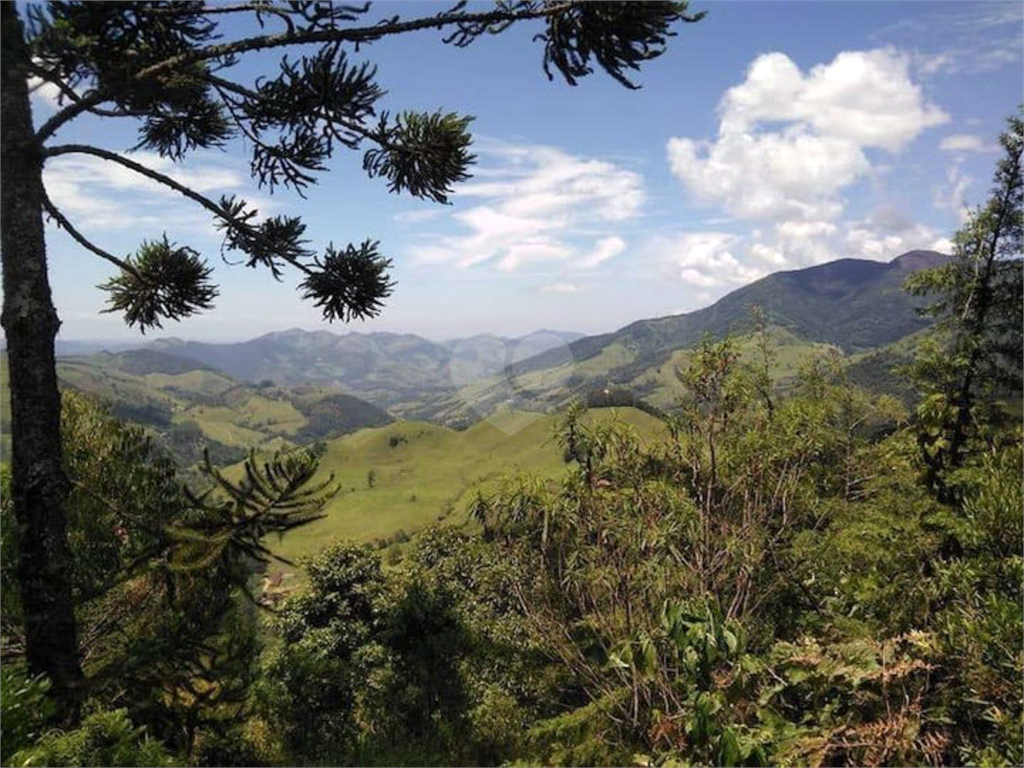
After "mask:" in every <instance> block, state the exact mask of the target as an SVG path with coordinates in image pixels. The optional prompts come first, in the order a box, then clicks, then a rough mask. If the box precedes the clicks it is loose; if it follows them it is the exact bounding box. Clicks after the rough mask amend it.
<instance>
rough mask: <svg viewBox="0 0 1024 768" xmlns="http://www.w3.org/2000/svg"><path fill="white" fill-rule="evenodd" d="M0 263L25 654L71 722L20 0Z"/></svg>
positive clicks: (55, 436)
mask: <svg viewBox="0 0 1024 768" xmlns="http://www.w3.org/2000/svg"><path fill="white" fill-rule="evenodd" d="M0 14H2V16H0V19H2V30H0V31H2V35H3V47H2V49H0V114H3V132H2V134H0V177H2V184H0V257H2V260H3V289H4V299H3V312H2V314H0V323H2V325H3V328H4V331H5V332H6V335H7V357H8V363H9V370H10V390H11V434H12V448H11V490H12V493H11V495H12V498H13V502H14V512H15V515H16V517H17V519H18V527H19V562H18V577H19V581H20V583H21V596H22V607H23V612H24V616H23V620H24V627H25V649H26V656H27V660H28V667H29V671H30V672H31V673H32V674H38V673H40V672H43V673H45V674H46V675H48V676H49V678H50V682H51V695H52V697H53V698H54V700H55V701H56V702H57V704H58V710H59V714H60V715H61V718H62V719H63V720H64V721H65V722H72V723H73V722H75V721H76V720H77V717H78V703H79V699H80V696H81V692H82V688H83V682H84V681H83V675H82V669H81V666H80V665H79V661H78V642H77V638H76V636H75V614H74V604H73V603H72V597H71V579H70V573H71V552H70V549H69V547H68V540H67V531H66V527H67V523H66V517H65V509H64V505H65V502H66V499H67V493H68V481H67V478H66V477H65V476H64V471H63V467H62V463H61V444H60V393H59V392H58V390H57V370H56V361H55V358H54V338H55V337H56V335H57V329H58V328H59V327H60V321H59V320H58V319H57V311H56V309H54V306H53V300H52V298H51V296H50V283H49V280H48V279H47V274H46V243H45V240H44V237H43V215H42V152H41V147H40V146H39V144H38V142H37V141H36V138H35V134H34V131H33V128H32V113H31V107H30V105H29V96H28V86H27V83H26V72H25V67H24V65H25V63H26V60H27V57H28V51H27V47H26V45H25V41H24V37H23V29H22V24H21V21H20V19H19V18H18V16H17V13H16V11H15V4H14V3H13V2H5V3H0Z"/></svg>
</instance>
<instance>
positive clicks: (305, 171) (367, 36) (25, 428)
mask: <svg viewBox="0 0 1024 768" xmlns="http://www.w3.org/2000/svg"><path fill="white" fill-rule="evenodd" d="M465 5H466V4H465V3H464V2H462V3H458V4H457V5H455V6H454V7H452V8H449V9H447V10H444V11H442V12H440V13H437V14H436V15H431V16H425V17H423V18H416V19H410V20H406V19H401V18H399V17H397V16H390V17H387V18H384V19H382V20H378V21H370V20H369V18H368V14H369V12H370V6H369V3H367V4H366V5H363V6H349V5H342V4H334V3H330V2H278V1H277V0H241V1H240V2H236V3H227V4H219V3H218V4H207V3H204V2H155V3H141V2H125V3H121V2H118V3H94V2H54V3H48V4H46V5H36V4H29V5H27V6H25V7H24V9H23V12H24V13H25V14H27V18H26V19H24V20H23V19H22V18H21V17H20V16H19V11H18V9H17V8H16V6H15V4H14V3H13V2H4V3H2V4H0V12H2V34H3V48H2V53H0V63H2V73H0V80H2V83H0V85H2V88H0V90H2V104H0V109H2V111H3V116H4V130H3V134H2V156H0V163H2V174H3V184H2V207H0V215H2V219H3V221H2V223H3V234H2V255H3V290H4V302H3V314H2V324H3V328H4V330H5V332H6V337H7V350H8V357H9V364H10V379H11V380H10V388H11V402H12V425H11V426H12V436H13V451H12V465H11V466H12V486H13V488H12V495H13V501H14V508H15V513H16V517H17V520H18V523H19V527H20V529H21V530H20V542H21V543H20V558H21V559H20V564H19V579H20V584H21V590H22V605H23V609H24V623H25V640H26V654H27V659H28V663H29V667H30V670H31V671H32V672H33V673H38V672H43V673H46V674H47V675H49V677H50V678H51V680H52V684H53V687H52V691H53V692H54V694H55V695H56V697H57V699H58V700H60V701H64V702H73V701H74V699H75V698H76V695H75V692H76V691H77V690H78V689H79V688H80V687H81V685H82V673H81V669H80V666H79V661H78V656H77V644H76V639H75V622H74V613H73V603H72V596H71V586H70V584H69V581H68V575H67V574H68V573H69V567H68V565H69V557H70V556H69V551H68V545H67V541H66V535H65V525H66V523H65V512H64V505H65V499H66V496H67V493H68V487H67V486H68V484H67V480H66V479H65V477H64V475H63V472H62V470H61V438H60V395H59V392H58V389H57V377H56V372H55V363H54V338H55V336H56V333H57V329H58V327H59V325H60V321H59V320H58V317H57V312H56V310H55V308H54V306H53V302H52V300H51V294H50V286H49V281H48V278H47V265H46V246H45V239H44V217H49V218H50V220H51V221H53V222H54V223H56V225H57V226H59V227H62V228H63V229H64V230H65V231H66V232H67V233H68V234H70V235H71V237H72V238H74V239H75V240H76V241H77V242H78V243H79V244H80V245H81V246H82V247H83V248H85V249H87V250H89V251H91V252H92V253H93V254H95V255H96V256H99V257H100V258H103V259H106V260H107V261H109V262H111V263H112V264H114V265H115V266H116V267H117V269H118V272H117V274H116V276H115V277H113V278H112V279H111V280H110V281H109V282H108V283H106V284H105V285H104V286H102V287H103V288H104V290H106V291H108V292H109V294H110V298H109V302H110V309H111V310H116V311H120V312H123V314H124V317H125V319H126V321H127V322H128V324H129V325H132V326H137V327H138V328H140V329H141V330H146V329H147V328H153V327H159V326H160V323H161V322H162V321H163V320H165V319H170V320H175V319H179V318H183V317H186V316H188V315H191V314H193V313H195V312H197V311H200V310H204V309H208V308H210V307H212V305H213V300H214V298H215V297H216V296H217V288H216V286H215V285H213V284H212V283H211V281H210V277H211V269H210V268H209V267H208V266H206V263H205V262H204V261H203V259H202V258H201V257H200V255H199V254H198V253H196V251H195V250H193V249H191V248H189V247H187V246H185V245H177V244H175V243H173V242H171V241H170V240H168V239H167V238H161V239H154V240H152V241H150V242H147V243H144V244H142V246H141V248H140V249H139V251H138V253H137V254H136V255H135V256H133V257H129V258H126V259H120V258H117V257H116V256H113V255H112V254H110V253H108V252H107V251H106V250H104V249H103V248H102V247H101V246H100V245H98V244H96V243H94V242H93V241H92V240H90V239H89V238H88V237H87V236H86V235H85V234H83V233H82V232H80V231H79V230H78V229H77V228H76V227H75V225H74V223H73V222H72V221H69V220H68V218H67V217H66V216H65V215H64V214H63V213H62V212H61V211H60V210H59V209H58V208H57V207H56V206H55V205H54V202H53V200H51V198H50V197H49V195H48V193H47V190H46V186H45V184H44V183H43V176H42V170H43V166H44V165H45V163H46V161H47V160H49V159H50V158H53V157H58V156H61V155H69V154H87V155H92V156H93V157H98V158H102V159H103V160H105V161H108V162H111V163H115V164H118V165H120V166H122V167H124V168H127V169H129V170H130V171H132V172H134V173H138V174H141V175H143V176H145V177H147V178H149V179H151V180H153V181H155V182H156V183H158V184H162V185H164V186H167V187H169V188H171V189H173V190H175V191H176V192H178V193H180V194H181V195H183V196H185V197H187V198H189V199H191V200H192V201H194V202H195V203H196V204H198V205H200V206H202V207H203V208H205V209H206V210H207V211H208V212H209V213H210V214H211V215H212V216H213V218H214V220H215V221H216V223H217V225H218V226H219V227H220V229H221V230H222V231H223V233H224V244H225V246H226V248H227V249H229V250H236V251H239V252H240V253H241V254H242V256H243V261H244V263H246V265H247V266H251V267H262V268H266V269H269V270H270V271H271V272H272V273H273V274H274V275H275V276H276V277H280V276H281V275H282V274H283V272H284V270H285V269H287V268H291V269H296V270H298V271H299V272H301V273H302V282H301V291H302V292H303V295H304V297H305V298H308V299H310V300H312V301H313V302H314V303H315V304H316V305H317V306H318V307H320V308H321V309H322V310H323V314H324V317H325V318H326V319H328V320H335V319H341V320H343V321H347V320H349V319H352V318H364V317H371V316H373V315H376V314H377V313H378V312H379V311H380V310H381V308H382V302H383V301H384V299H385V298H386V297H387V296H388V295H389V294H390V293H391V290H392V287H393V283H392V281H391V280H390V278H389V277H388V272H387V270H388V266H389V264H390V262H389V260H388V259H387V258H385V257H384V256H383V255H382V254H381V252H380V251H379V249H378V244H377V242H376V241H374V240H372V239H367V240H366V241H364V242H362V243H360V244H358V245H356V244H350V245H346V246H344V247H342V248H335V247H333V246H329V247H327V248H326V249H325V250H324V251H322V252H317V251H315V250H313V249H312V248H310V247H309V245H308V243H307V242H306V241H305V240H304V239H303V232H304V225H303V223H302V221H301V220H300V219H299V218H296V217H290V216H283V215H282V216H274V217H270V218H261V217H260V216H259V214H258V212H257V211H256V210H255V209H254V208H253V207H252V206H251V205H250V204H249V203H247V202H246V201H245V200H242V199H238V198H235V197H222V198H221V199H219V200H214V199H210V198H208V197H205V196H204V195H202V194H200V193H199V192H197V191H196V190H194V189H191V188H189V187H187V186H185V185H182V184H181V183H179V182H177V181H175V180H173V179H172V178H170V177H168V176H166V175H164V174H162V173H159V172H157V171H155V170H153V169H151V168H147V167H146V166H145V165H142V164H141V163H139V162H136V161H135V160H132V159H130V158H129V157H128V156H126V155H124V154H121V153H119V152H115V151H111V150H109V149H106V148H102V147H97V146H91V145H86V144H79V143H60V142H59V140H58V136H59V134H60V133H61V132H62V130H63V129H65V128H67V127H68V126H70V125H71V124H72V122H73V121H74V120H75V119H76V118H78V117H80V116H82V115H86V114H90V115H94V116H99V117H103V118H110V119H118V118H122V119H126V120H131V121H135V124H136V125H137V127H138V138H139V141H138V144H137V145H136V148H144V149H148V150H151V151H155V152H157V153H159V154H160V155H161V156H163V157H168V158H171V159H172V160H180V159H182V158H183V157H185V156H186V155H187V154H188V153H189V152H191V151H193V150H195V149H200V148H211V147H224V146H226V145H227V144H228V143H229V142H230V141H231V140H232V139H236V138H244V139H245V140H246V143H247V145H248V147H250V148H251V171H252V176H253V178H254V180H255V182H256V183H257V185H258V186H260V187H267V188H269V189H270V190H273V189H274V188H276V187H279V186H283V187H290V188H292V189H293V190H295V191H301V190H302V189H303V188H304V187H306V186H307V185H309V184H312V183H314V182H315V180H316V176H317V174H318V173H321V172H323V171H325V170H327V160H328V158H330V157H331V156H332V154H333V152H334V151H335V150H336V149H338V148H339V147H344V148H347V149H352V150H359V149H363V150H365V152H364V155H363V168H364V170H365V171H366V172H367V173H368V174H369V175H370V176H371V177H377V176H380V177H383V178H384V179H386V181H387V187H388V189H389V191H391V192H408V193H409V194H411V195H413V196H416V197H420V198H426V199H430V200H434V201H437V202H441V203H443V202H446V200H447V196H448V194H449V193H450V191H451V186H452V184H453V183H455V182H458V181H460V180H463V179H466V178H467V177H468V169H469V166H470V165H471V163H472V161H473V156H472V155H471V154H470V136H469V134H468V132H467V128H468V124H469V118H467V117H462V116H459V115H456V114H442V113H440V112H436V113H412V112H404V113H401V114H397V115H396V114H389V113H387V112H384V111H381V110H379V109H378V108H377V102H378V100H379V99H380V97H381V96H382V95H383V91H382V90H381V88H380V87H379V86H378V84H377V82H376V79H375V78H376V70H375V68H374V67H373V66H372V65H371V64H370V63H368V62H366V61H362V60H360V58H361V57H360V56H359V54H360V51H359V46H360V45H361V44H364V43H370V42H373V41H375V40H380V39H382V38H385V37H389V36H392V35H397V34H402V33H406V32H413V31H416V30H424V29H436V30H439V31H441V32H442V34H443V35H445V37H444V42H446V43H450V44H454V45H457V46H465V45H468V44H470V43H471V42H473V41H474V40H475V39H477V38H478V37H481V36H484V35H487V34H493V33H497V32H501V31H502V30H504V29H506V28H508V27H509V26H510V25H512V24H514V23H517V22H524V21H529V20H539V21H541V22H542V23H543V25H544V28H543V29H542V30H541V32H540V34H539V35H538V38H539V39H540V41H541V42H542V43H543V65H544V70H545V72H546V73H547V74H548V76H549V77H552V73H553V71H555V70H557V71H558V72H559V73H561V75H562V76H563V77H564V78H565V79H566V81H567V82H569V83H570V84H574V83H575V82H576V80H577V78H580V77H583V76H585V75H587V74H590V73H591V71H592V68H593V67H592V61H596V63H597V65H599V66H600V68H602V69H604V70H605V71H606V72H607V73H608V74H610V75H611V76H612V77H613V78H615V79H616V80H618V81H619V82H620V83H622V84H623V85H625V86H627V87H634V86H633V84H632V83H631V82H630V80H629V79H627V76H626V73H627V72H629V71H630V70H636V69H638V68H639V66H640V64H641V63H642V62H644V61H647V60H649V59H652V58H654V57H656V56H658V55H660V54H661V52H662V51H663V50H664V48H665V45H666V41H667V38H668V37H669V36H671V35H672V34H673V32H672V26H673V24H675V23H676V22H680V21H683V22H693V21H697V20H698V19H699V18H700V17H701V15H702V14H690V13H688V12H687V8H686V3H685V2H682V3H669V2H648V3H611V2H608V3H604V2H600V3H598V2H595V3H588V2H578V1H576V0H564V1H559V0H503V1H502V2H499V3H497V4H496V5H495V6H494V7H492V8H491V9H489V10H485V11H482V12H475V11H471V10H469V9H467V8H466V7H465ZM238 17H246V18H248V19H250V20H251V21H252V22H255V23H258V25H259V28H260V31H259V33H258V34H255V35H254V36H249V37H236V38H234V39H232V37H231V34H230V33H231V30H237V29H239V28H242V27H243V26H244V25H242V24H231V25H222V24H221V22H222V21H224V20H226V19H237V18H238ZM25 22H27V23H25ZM253 28H254V29H255V27H253ZM270 49H281V50H282V51H283V52H287V53H288V54H289V56H288V57H282V59H281V63H280V68H279V71H278V72H277V73H276V74H271V73H268V74H266V75H265V76H263V77H260V78H258V79H257V80H255V81H254V82H242V81H240V80H239V79H233V78H232V73H233V72H234V71H235V69H234V68H235V67H236V65H238V64H240V63H241V62H242V61H243V60H244V59H245V58H246V55H247V54H251V53H254V52H257V51H266V50H270ZM30 78H38V79H40V80H42V81H45V82H47V83H51V84H53V85H54V86H56V88H57V89H58V90H59V92H60V98H61V102H60V108H59V110H58V111H57V112H56V114H54V115H53V116H52V117H50V118H49V119H47V120H46V121H45V122H43V123H42V125H40V126H38V127H36V126H35V125H34V124H33V119H32V114H31V105H30V101H29V87H28V81H29V79H30ZM72 709H73V707H72Z"/></svg>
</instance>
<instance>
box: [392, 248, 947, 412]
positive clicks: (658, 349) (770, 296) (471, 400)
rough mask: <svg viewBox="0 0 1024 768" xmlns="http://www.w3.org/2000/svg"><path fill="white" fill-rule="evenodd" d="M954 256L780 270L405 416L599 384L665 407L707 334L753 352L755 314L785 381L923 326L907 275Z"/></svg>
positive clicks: (485, 406) (478, 408) (552, 397)
mask: <svg viewBox="0 0 1024 768" xmlns="http://www.w3.org/2000/svg"><path fill="white" fill-rule="evenodd" d="M947 258H948V257H947V256H944V255H942V254H940V253H936V252H934V251H910V252H908V253H905V254H903V255H902V256H899V257H897V258H896V259H894V260H892V261H891V262H888V263H883V262H876V261H865V260H860V259H842V260H839V261H834V262H830V263H828V264H821V265H819V266H815V267H809V268H807V269H801V270H795V271H790V272H777V273H775V274H773V275H769V276H768V277H765V278H762V279H761V280H758V281H756V282H754V283H751V284H750V285H747V286H744V287H743V288H739V289H737V290H735V291H733V292H732V293H730V294H728V295H726V296H724V297H723V298H722V299H720V300H719V301H717V302H716V303H714V304H712V305H711V306H709V307H706V308H704V309H701V310H698V311H696V312H691V313H688V314H683V315H672V316H669V317H662V318H657V319H652V320H639V321H637V322H635V323H632V324H630V325H627V326H626V327H624V328H621V329H619V330H618V331H615V332H613V333H608V334H602V335H599V336H589V337H586V338H583V339H579V340H577V341H574V342H572V343H570V344H569V345H568V353H569V354H567V353H566V350H565V349H553V350H550V351H548V352H544V353H541V354H539V355H536V356H534V357H531V358H529V359H526V360H523V361H520V362H516V363H514V364H512V365H510V366H508V367H507V368H506V369H505V371H504V372H503V373H502V374H500V375H496V376H492V377H490V378H488V379H485V380H481V381H479V382H475V383H473V384H472V385H470V386H467V387H464V388H462V389H461V391H459V392H458V393H455V394H453V395H449V396H443V395H442V396H435V397H433V398H429V397H428V398H427V399H425V400H424V402H423V403H422V405H421V407H420V408H419V409H418V410H408V411H405V412H403V413H402V415H403V416H404V417H406V418H411V417H415V418H426V419H430V420H436V421H438V422H441V423H460V422H462V421H465V420H471V419H472V418H473V417H474V415H475V414H476V415H479V414H485V413H488V412H490V411H491V410H493V409H495V408H498V407H502V406H505V407H516V408H527V409H531V410H537V409H540V410H544V409H547V408H551V407H558V406H560V405H562V404H564V402H565V401H566V400H567V399H569V398H571V397H573V396H581V395H585V394H586V393H587V392H590V391H593V390H595V389H599V388H602V387H609V386H619V387H627V388H629V389H631V390H632V391H633V393H634V394H636V395H638V396H641V397H643V398H644V399H645V400H646V401H647V402H649V403H650V404H652V405H655V406H659V407H664V406H666V405H668V404H670V403H671V402H672V401H673V400H674V398H675V397H676V396H677V394H678V392H679V387H678V384H677V382H676V380H675V376H674V373H673V372H674V370H675V368H677V367H680V366H684V365H685V362H686V359H687V356H688V352H687V350H690V349H692V348H694V347H695V346H696V345H698V344H699V343H700V341H701V339H702V338H703V336H704V335H705V334H711V335H712V336H713V337H716V338H720V337H722V336H725V335H726V334H730V333H731V334H734V335H737V336H738V337H739V342H740V346H741V349H744V350H745V351H746V353H747V354H751V353H752V352H753V349H752V348H753V343H752V340H751V339H750V338H749V333H750V331H751V330H752V328H753V325H754V317H753V314H752V310H753V308H754V307H760V308H761V309H762V311H763V312H764V316H765V320H766V324H767V328H768V332H769V334H770V335H771V337H772V339H773V342H774V345H775V347H776V360H775V364H774V369H773V371H772V374H773V376H774V377H775V378H776V380H779V381H783V380H785V379H786V378H787V377H788V376H792V375H794V374H795V373H796V371H797V369H798V368H799V366H800V364H801V363H802V362H803V361H804V360H806V359H808V358H810V357H813V356H814V355H817V354H821V353H822V352H823V351H825V350H831V351H832V352H833V353H835V354H839V355H858V354H863V353H865V352H866V351H868V350H872V349H878V348H881V347H885V346H886V345H890V344H893V343H895V342H897V341H899V340H900V339H902V338H905V337H906V336H908V335H910V334H913V333H916V332H918V331H920V330H922V329H923V328H925V327H927V326H928V325H929V323H930V321H929V320H928V319H925V318H922V317H920V316H918V315H917V313H916V311H915V310H916V307H917V306H918V305H919V302H918V300H917V299H915V298H914V297H912V296H909V295H908V294H906V293H904V292H903V290H902V285H903V283H904V281H905V280H906V278H907V276H908V275H910V274H911V273H913V272H915V271H917V270H919V269H924V268H928V267H933V266H938V265H940V264H942V263H944V262H945V261H946V259H947Z"/></svg>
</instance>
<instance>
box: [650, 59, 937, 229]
mask: <svg viewBox="0 0 1024 768" xmlns="http://www.w3.org/2000/svg"><path fill="white" fill-rule="evenodd" d="M719 113H720V123H719V131H718V136H717V138H716V139H715V140H714V141H712V142H698V141H694V140H693V139H690V138H685V137H674V138H671V139H669V141H668V145H667V150H668V159H669V166H670V168H671V170H672V173H673V174H674V175H675V176H676V177H677V178H678V179H679V180H680V181H682V182H683V184H684V185H685V187H686V189H687V190H688V191H689V192H690V193H691V194H693V195H694V196H695V197H696V198H697V199H698V200H700V201H701V202H704V203H717V204H719V205H721V206H723V207H724V208H725V209H726V211H727V212H729V213H731V214H733V215H736V216H740V217H744V218H755V219H767V220H775V221H780V220H803V221H827V220H829V219H834V218H836V217H838V216H839V215H840V213H841V212H842V210H843V200H842V198H841V197H840V194H839V193H840V191H841V190H842V189H843V188H845V187H848V186H850V185H851V184H853V183H854V182H856V181H858V180H859V179H860V178H862V177H863V176H865V175H866V174H867V172H868V171H869V170H870V168H871V164H870V162H869V160H868V158H867V155H866V154H865V150H866V149H869V148H875V149H881V150H885V151H888V152H897V151H899V150H901V149H902V148H904V147H905V146H906V145H907V144H908V143H909V142H910V141H912V140H913V139H914V138H915V137H916V136H918V135H919V134H920V133H921V132H922V131H923V130H924V129H926V128H928V127H930V126H934V125H939V124H941V123H943V122H946V121H947V120H948V119H949V118H948V116H947V115H946V114H945V113H944V112H943V111H942V110H941V109H939V108H938V107H937V106H935V105H933V104H930V103H928V102H927V101H926V100H925V98H924V95H923V93H922V91H921V88H920V87H919V86H918V85H916V84H914V83H913V82H912V81H911V79H910V76H909V73H908V59H907V58H906V57H905V56H903V55H901V54H899V53H897V52H895V51H893V50H890V49H880V50H874V51H847V52H844V53H840V54H839V55H838V56H836V57H835V59H833V60H832V62H830V63H828V64H821V65H818V66H816V67H814V68H813V69H811V70H810V72H808V73H806V74H805V73H803V72H801V71H800V69H799V67H797V65H796V64H795V63H794V62H793V61H792V60H791V59H790V58H789V57H788V56H786V55H785V54H783V53H769V54H765V55H762V56H759V57H757V58H756V59H755V60H754V62H753V63H752V64H751V65H750V68H749V69H748V71H747V76H746V79H745V80H744V81H743V82H742V83H741V84H739V85H737V86H735V87H733V88H730V89H729V90H728V91H727V92H726V93H725V95H724V96H723V97H722V100H721V103H720V105H719Z"/></svg>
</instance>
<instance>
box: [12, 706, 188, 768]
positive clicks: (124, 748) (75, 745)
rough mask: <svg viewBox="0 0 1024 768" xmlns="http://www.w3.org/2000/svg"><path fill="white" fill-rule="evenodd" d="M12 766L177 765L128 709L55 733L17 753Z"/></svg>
mask: <svg viewBox="0 0 1024 768" xmlns="http://www.w3.org/2000/svg"><path fill="white" fill-rule="evenodd" d="M5 714H6V712H5ZM4 730H5V731H6V730H7V729H6V728H5V729H4ZM10 764H11V765H74V766H78V765H118V766H120V765H173V762H172V760H171V758H170V756H169V755H168V754H167V753H166V752H165V751H164V748H163V747H162V746H161V744H160V743H159V742H157V741H154V740H153V739H150V738H149V736H148V735H147V734H146V729H145V728H136V727H135V726H134V725H132V722H131V720H129V719H128V712H127V710H124V709H117V710H114V711H112V712H110V711H108V712H97V713H95V714H93V715H90V716H89V717H87V718H85V720H83V721H82V725H81V727H80V728H77V729H75V730H73V731H67V732H62V731H51V732H50V733H48V734H46V735H45V736H43V737H42V738H41V739H40V740H39V741H38V742H37V743H36V744H35V746H32V747H29V748H28V749H23V750H21V751H20V752H18V753H17V754H15V755H14V756H13V757H12V758H11V762H10Z"/></svg>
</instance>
